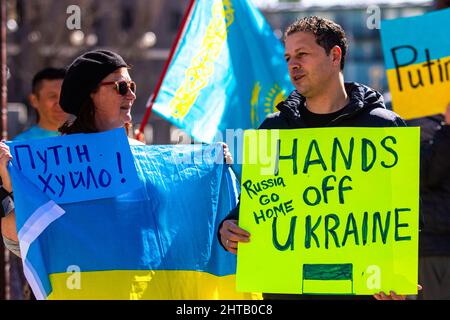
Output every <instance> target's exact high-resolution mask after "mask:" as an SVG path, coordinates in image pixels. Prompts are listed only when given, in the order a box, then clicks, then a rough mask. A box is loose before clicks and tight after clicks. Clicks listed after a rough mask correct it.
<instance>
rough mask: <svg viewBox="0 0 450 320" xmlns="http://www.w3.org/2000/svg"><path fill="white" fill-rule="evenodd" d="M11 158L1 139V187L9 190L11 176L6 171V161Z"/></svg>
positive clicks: (10, 188) (10, 187)
mask: <svg viewBox="0 0 450 320" xmlns="http://www.w3.org/2000/svg"><path fill="white" fill-rule="evenodd" d="M11 159H12V156H11V152H10V151H9V147H8V146H7V145H6V144H5V143H4V142H3V141H2V142H0V177H1V178H2V183H3V188H4V189H5V190H6V191H8V192H11V191H12V186H11V178H10V177H9V172H8V162H9V161H10V160H11Z"/></svg>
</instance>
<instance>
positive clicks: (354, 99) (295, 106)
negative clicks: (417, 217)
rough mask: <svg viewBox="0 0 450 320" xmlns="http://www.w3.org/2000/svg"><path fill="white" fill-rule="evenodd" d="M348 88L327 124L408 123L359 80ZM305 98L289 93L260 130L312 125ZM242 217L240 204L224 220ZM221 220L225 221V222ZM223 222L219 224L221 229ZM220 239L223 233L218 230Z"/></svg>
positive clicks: (274, 296) (281, 296)
mask: <svg viewBox="0 0 450 320" xmlns="http://www.w3.org/2000/svg"><path fill="white" fill-rule="evenodd" d="M345 90H346V91H347V94H348V96H349V99H350V101H349V103H348V104H347V105H346V106H345V107H344V109H343V112H342V113H341V114H340V115H339V116H338V117H337V118H335V119H332V120H331V121H330V123H328V125H326V126H327V127H404V126H406V124H405V122H404V121H403V120H402V119H401V118H400V117H399V116H398V115H397V114H395V113H394V112H392V111H389V110H387V109H386V107H385V106H384V101H383V97H382V95H381V94H380V93H379V92H377V91H375V90H373V89H371V88H369V87H367V86H365V85H362V84H359V83H354V82H349V83H345ZM305 101H306V99H305V97H303V96H302V95H301V94H300V93H298V92H297V91H296V90H294V91H293V92H292V93H291V94H290V96H289V97H288V98H287V99H286V100H285V101H283V102H281V103H279V104H278V105H277V109H278V110H280V111H279V112H276V113H273V114H270V115H268V116H267V118H266V119H265V120H264V121H263V123H262V124H261V125H260V126H259V129H300V128H309V127H308V125H307V124H306V123H305V121H304V118H303V117H304V116H303V115H304V111H305ZM238 217H239V205H238V206H237V207H236V208H234V209H233V210H232V211H231V212H230V213H229V214H228V216H227V217H226V218H225V219H224V220H223V221H225V220H228V219H236V220H238ZM223 221H222V223H223ZM220 227H221V225H220V226H219V230H220ZM217 235H218V238H219V243H221V242H220V234H219V233H217ZM264 299H340V300H347V299H350V300H354V299H362V300H367V299H372V297H370V296H345V295H339V296H334V295H312V296H310V295H290V294H264Z"/></svg>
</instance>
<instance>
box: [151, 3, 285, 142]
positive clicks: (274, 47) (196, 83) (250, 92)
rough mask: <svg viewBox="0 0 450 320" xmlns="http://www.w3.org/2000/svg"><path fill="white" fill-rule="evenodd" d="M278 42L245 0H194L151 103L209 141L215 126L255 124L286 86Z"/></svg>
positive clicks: (282, 95)
mask: <svg viewBox="0 0 450 320" xmlns="http://www.w3.org/2000/svg"><path fill="white" fill-rule="evenodd" d="M292 89H293V87H292V84H291V83H290V81H289V75H288V71H287V65H286V62H285V61H284V48H283V46H282V44H281V42H280V41H279V40H278V39H277V38H276V36H275V35H274V33H273V31H272V29H271V28H270V26H269V25H268V24H267V22H266V21H265V19H264V17H263V16H262V14H261V13H260V12H259V11H258V10H257V9H256V8H255V7H254V6H253V5H252V3H251V1H242V0H202V1H196V3H195V5H194V7H193V9H192V14H191V16H190V19H189V21H188V23H187V24H186V26H185V29H184V33H183V37H182V38H181V39H180V41H179V43H178V47H177V50H176V52H175V54H174V56H173V59H172V61H171V62H170V66H169V68H168V71H167V73H166V74H165V76H164V79H163V82H162V85H161V88H160V90H159V92H158V94H157V97H156V99H155V102H154V104H153V110H155V111H156V112H157V113H158V114H159V115H161V116H162V117H163V118H165V119H167V120H168V121H170V122H171V123H173V124H174V125H176V126H177V127H179V128H181V129H183V130H184V131H186V132H187V133H188V134H189V135H191V136H192V137H193V138H194V139H196V140H198V141H202V142H207V143H210V142H212V141H213V140H214V138H215V135H216V133H217V132H218V131H221V132H223V130H225V129H238V128H240V129H248V128H256V127H257V126H258V125H259V124H260V123H261V122H262V121H263V120H264V118H265V116H266V115H267V114H268V113H272V112H274V108H275V106H276V105H277V104H278V102H280V101H282V100H284V99H285V98H286V96H287V95H288V94H289V93H290V92H291V91H292Z"/></svg>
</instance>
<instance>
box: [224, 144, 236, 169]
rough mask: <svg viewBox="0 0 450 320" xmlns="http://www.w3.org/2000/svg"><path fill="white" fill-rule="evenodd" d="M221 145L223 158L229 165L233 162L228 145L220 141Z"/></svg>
mask: <svg viewBox="0 0 450 320" xmlns="http://www.w3.org/2000/svg"><path fill="white" fill-rule="evenodd" d="M222 147H223V158H224V160H225V163H226V164H230V165H231V164H233V156H232V155H231V153H230V149H229V148H228V145H227V144H226V143H223V142H222Z"/></svg>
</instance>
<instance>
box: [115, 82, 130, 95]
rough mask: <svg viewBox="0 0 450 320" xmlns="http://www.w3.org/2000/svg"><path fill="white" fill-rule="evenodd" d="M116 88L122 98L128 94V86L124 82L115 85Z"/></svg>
mask: <svg viewBox="0 0 450 320" xmlns="http://www.w3.org/2000/svg"><path fill="white" fill-rule="evenodd" d="M117 88H118V89H119V94H120V95H122V96H124V95H126V94H127V92H128V84H127V83H126V82H125V81H120V82H119V83H118V84H117Z"/></svg>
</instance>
